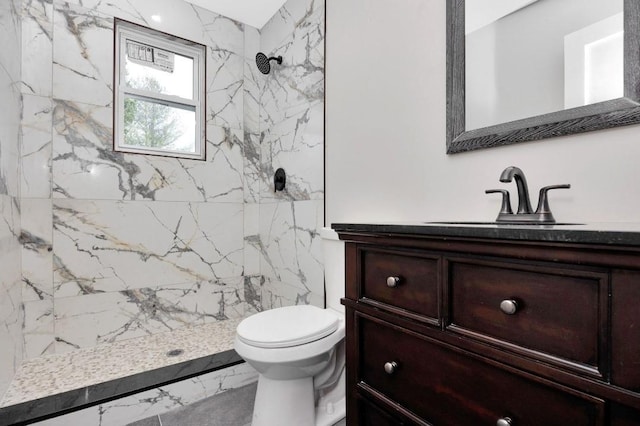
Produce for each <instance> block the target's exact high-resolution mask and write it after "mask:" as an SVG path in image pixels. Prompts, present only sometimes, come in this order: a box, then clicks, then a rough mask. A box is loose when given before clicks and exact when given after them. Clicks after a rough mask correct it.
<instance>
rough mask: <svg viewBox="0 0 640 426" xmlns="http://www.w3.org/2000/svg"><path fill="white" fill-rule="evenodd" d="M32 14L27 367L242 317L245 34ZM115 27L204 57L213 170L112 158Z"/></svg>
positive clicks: (125, 12) (123, 4) (101, 12)
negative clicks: (157, 34)
mask: <svg viewBox="0 0 640 426" xmlns="http://www.w3.org/2000/svg"><path fill="white" fill-rule="evenodd" d="M3 7H4V6H3ZM21 12H22V51H23V52H24V55H23V58H22V85H21V87H20V88H21V92H22V95H23V97H24V108H23V126H22V138H23V144H22V150H21V152H20V156H21V163H22V171H23V172H22V174H21V175H20V179H21V186H22V191H21V202H22V211H23V218H22V232H21V235H20V238H21V241H22V262H23V268H22V269H23V276H22V297H23V300H24V308H25V321H24V333H25V338H24V342H25V356H26V357H28V358H32V357H37V356H41V355H45V354H49V353H62V352H67V351H71V350H75V349H77V348H82V347H88V346H94V345H96V344H100V343H103V342H112V341H116V340H121V339H128V338H132V337H137V336H141V335H145V334H152V333H157V332H162V331H167V330H172V329H176V328H180V327H184V326H186V325H193V324H199V323H200V324H201V323H207V322H213V321H221V320H224V319H227V318H237V317H240V316H242V315H244V313H245V305H246V304H245V301H244V278H243V277H244V274H245V272H244V253H243V251H244V239H243V235H244V234H243V228H244V222H245V219H244V205H243V203H244V191H245V183H244V177H243V167H244V158H245V157H244V155H243V150H244V124H243V120H244V117H243V115H244V113H243V90H242V88H243V80H244V75H243V74H244V66H245V60H244V57H245V55H244V26H243V25H241V24H239V23H237V22H236V21H233V20H231V19H228V18H225V17H221V16H219V15H217V14H214V13H212V12H209V11H206V10H203V9H201V8H198V7H195V6H193V5H191V4H189V3H186V2H182V1H176V0H143V1H136V2H131V1H128V0H113V1H110V2H104V1H101V0H69V1H62V0H53V1H52V0H23V2H22V10H21ZM152 15H159V16H161V17H162V21H161V22H160V23H159V22H156V21H154V20H152V19H151V16H152ZM3 16H4V14H3ZM115 17H117V18H121V19H125V20H127V21H130V22H134V23H138V24H142V25H145V26H148V27H152V28H155V29H158V30H160V31H164V32H167V33H171V34H174V35H177V36H180V37H183V38H186V39H189V40H194V41H196V42H199V43H202V44H205V45H206V46H207V86H206V92H207V114H206V115H207V156H206V161H197V160H185V159H174V158H164V157H155V156H146V155H135V154H123V153H117V152H113V150H112V132H113V124H112V121H113V119H112V115H113V105H112V90H113V87H112V86H113V25H114V18H115ZM17 163H18V161H15V164H17ZM3 170H5V166H4V164H3ZM5 210H6V209H5ZM3 312H4V311H3ZM3 341H4V340H3Z"/></svg>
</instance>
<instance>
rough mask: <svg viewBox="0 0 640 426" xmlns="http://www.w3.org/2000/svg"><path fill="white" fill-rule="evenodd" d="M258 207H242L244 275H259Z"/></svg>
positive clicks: (251, 205) (255, 205)
mask: <svg viewBox="0 0 640 426" xmlns="http://www.w3.org/2000/svg"><path fill="white" fill-rule="evenodd" d="M261 251H262V250H261V248H260V205H259V204H245V205H244V262H243V264H244V274H243V275H245V276H248V275H249V276H250V275H260V253H261Z"/></svg>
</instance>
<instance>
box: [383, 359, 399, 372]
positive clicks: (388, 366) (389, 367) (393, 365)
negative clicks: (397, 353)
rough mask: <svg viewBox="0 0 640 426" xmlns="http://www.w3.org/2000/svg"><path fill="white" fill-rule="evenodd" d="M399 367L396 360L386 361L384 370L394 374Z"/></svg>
mask: <svg viewBox="0 0 640 426" xmlns="http://www.w3.org/2000/svg"><path fill="white" fill-rule="evenodd" d="M397 369H398V363H397V362H395V361H391V362H385V363H384V371H385V372H386V373H387V374H393V373H395V372H396V370H397Z"/></svg>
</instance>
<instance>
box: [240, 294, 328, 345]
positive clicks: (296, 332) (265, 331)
mask: <svg viewBox="0 0 640 426" xmlns="http://www.w3.org/2000/svg"><path fill="white" fill-rule="evenodd" d="M339 322H340V321H339V318H338V317H337V316H336V315H335V314H332V313H330V312H328V311H327V310H326V309H320V308H318V307H315V306H311V305H296V306H287V307H283V308H278V309H271V310H268V311H264V312H260V313H258V314H255V315H252V316H250V317H249V318H246V319H244V320H243V321H242V322H240V324H238V328H237V337H238V339H239V340H240V341H242V342H244V343H246V344H247V345H251V346H255V347H259V348H267V349H269V348H288V347H292V346H299V345H304V344H306V343H309V342H313V341H316V340H320V339H322V338H323V337H326V336H328V335H330V334H331V333H333V332H335V331H336V330H337V329H338V325H339Z"/></svg>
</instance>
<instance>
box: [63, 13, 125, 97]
mask: <svg viewBox="0 0 640 426" xmlns="http://www.w3.org/2000/svg"><path fill="white" fill-rule="evenodd" d="M53 31H54V38H53V97H54V98H56V99H63V100H66V101H72V102H82V103H87V104H91V105H99V106H111V105H112V103H113V18H111V17H107V16H103V15H100V14H98V13H95V12H93V11H91V10H90V9H86V8H83V7H78V6H75V5H72V4H69V3H56V4H54V15H53Z"/></svg>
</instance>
